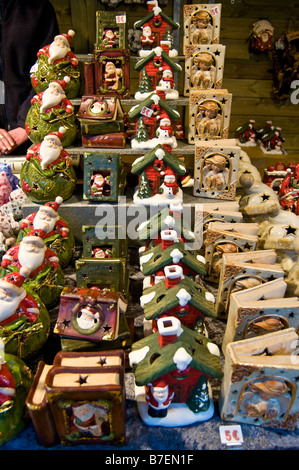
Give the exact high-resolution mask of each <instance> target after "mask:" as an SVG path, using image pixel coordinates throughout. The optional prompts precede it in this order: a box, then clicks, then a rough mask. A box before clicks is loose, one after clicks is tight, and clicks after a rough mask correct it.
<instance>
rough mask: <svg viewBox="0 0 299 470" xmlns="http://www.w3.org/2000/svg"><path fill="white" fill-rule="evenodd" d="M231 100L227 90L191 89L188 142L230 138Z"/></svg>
mask: <svg viewBox="0 0 299 470" xmlns="http://www.w3.org/2000/svg"><path fill="white" fill-rule="evenodd" d="M231 102H232V95H231V93H228V92H227V90H190V96H189V131H188V143H189V144H194V143H196V142H198V141H199V140H213V139H228V132H229V125H230V113H231Z"/></svg>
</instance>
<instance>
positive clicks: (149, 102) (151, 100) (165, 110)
mask: <svg viewBox="0 0 299 470" xmlns="http://www.w3.org/2000/svg"><path fill="white" fill-rule="evenodd" d="M179 118H180V114H179V112H178V111H176V110H175V109H173V108H172V107H171V106H169V105H168V104H167V103H166V101H165V100H164V99H163V98H161V97H160V95H159V94H158V93H156V92H153V93H152V94H151V95H149V96H148V98H146V99H145V100H143V101H142V102H141V103H140V104H138V105H135V106H133V107H132V108H131V109H130V111H129V113H128V119H129V120H134V121H135V136H134V138H133V139H132V140H131V147H132V148H133V149H152V148H154V147H156V145H158V144H161V145H163V147H164V148H166V149H167V150H169V151H171V149H172V148H176V147H177V140H176V137H175V135H174V132H173V122H174V121H177V120H178V119H179ZM165 146H166V147H165Z"/></svg>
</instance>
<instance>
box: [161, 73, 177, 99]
mask: <svg viewBox="0 0 299 470" xmlns="http://www.w3.org/2000/svg"><path fill="white" fill-rule="evenodd" d="M174 88H175V83H174V78H173V73H172V70H171V68H170V67H165V68H164V70H163V72H162V77H161V80H160V81H159V83H158V85H157V86H156V90H158V91H164V93H165V98H166V99H171V100H177V99H178V97H179V92H178V91H177V90H175V89H174Z"/></svg>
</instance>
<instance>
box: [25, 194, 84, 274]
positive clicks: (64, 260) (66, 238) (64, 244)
mask: <svg viewBox="0 0 299 470" xmlns="http://www.w3.org/2000/svg"><path fill="white" fill-rule="evenodd" d="M62 202H63V200H62V198H61V197H57V198H56V199H55V201H50V202H47V203H45V204H44V205H42V206H40V207H39V209H38V210H37V212H32V213H31V214H29V215H28V216H27V217H26V218H25V219H22V220H21V221H20V231H19V233H18V238H17V242H20V241H21V240H22V239H23V238H24V237H25V236H26V235H28V234H29V233H30V232H32V231H34V230H40V229H42V230H43V231H44V232H45V236H44V242H45V245H46V247H47V248H50V250H52V251H53V252H54V253H55V254H56V255H57V257H58V260H59V264H60V266H61V267H62V268H65V267H66V266H68V264H69V263H70V261H71V259H72V257H73V251H74V248H75V239H74V235H73V234H72V233H71V232H70V230H69V226H68V223H67V222H66V221H65V220H64V219H62V218H61V217H60V216H59V207H60V206H61V204H62Z"/></svg>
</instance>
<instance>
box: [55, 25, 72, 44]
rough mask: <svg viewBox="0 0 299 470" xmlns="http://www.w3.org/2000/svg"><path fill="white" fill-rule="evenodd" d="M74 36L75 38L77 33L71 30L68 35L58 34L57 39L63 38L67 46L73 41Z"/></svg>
mask: <svg viewBox="0 0 299 470" xmlns="http://www.w3.org/2000/svg"><path fill="white" fill-rule="evenodd" d="M74 36H75V31H73V30H72V29H69V30H68V32H67V33H61V34H57V36H55V39H56V38H61V39H63V40H64V42H65V44H66V45H69V42H70V41H71V40H72V39H73V37H74Z"/></svg>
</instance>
